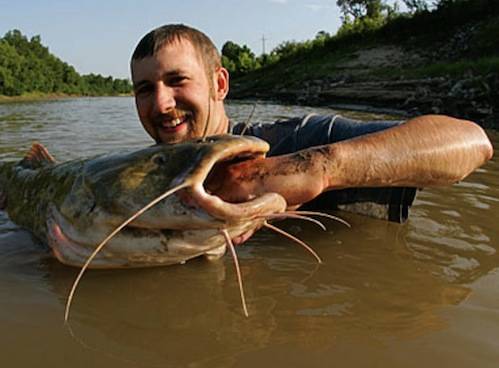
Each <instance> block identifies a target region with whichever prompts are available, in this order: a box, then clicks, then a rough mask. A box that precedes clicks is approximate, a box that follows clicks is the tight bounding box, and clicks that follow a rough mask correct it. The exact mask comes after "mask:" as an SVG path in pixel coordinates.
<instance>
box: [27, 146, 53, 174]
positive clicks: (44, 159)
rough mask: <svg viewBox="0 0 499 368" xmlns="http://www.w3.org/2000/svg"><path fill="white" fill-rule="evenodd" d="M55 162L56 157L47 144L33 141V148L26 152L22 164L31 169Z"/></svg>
mask: <svg viewBox="0 0 499 368" xmlns="http://www.w3.org/2000/svg"><path fill="white" fill-rule="evenodd" d="M53 163H55V159H54V157H52V155H51V154H50V153H49V151H48V150H47V149H46V148H45V146H44V145H43V144H41V143H38V142H33V144H32V145H31V149H30V150H29V151H28V152H27V153H26V155H25V156H24V158H23V160H22V161H21V164H22V165H23V166H25V167H28V168H31V169H37V168H40V167H43V166H46V165H50V164H53Z"/></svg>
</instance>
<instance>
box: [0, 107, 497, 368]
mask: <svg viewBox="0 0 499 368" xmlns="http://www.w3.org/2000/svg"><path fill="white" fill-rule="evenodd" d="M251 109H252V105H251V104H244V103H232V104H230V105H229V115H230V116H232V117H233V118H234V119H235V120H239V121H244V120H245V119H247V117H248V116H249V115H250V112H251ZM309 111H316V112H319V113H321V112H331V110H327V109H315V108H314V109H308V108H303V107H289V106H281V105H272V104H268V105H265V104H260V105H258V106H257V109H256V111H255V114H254V117H253V120H275V119H276V118H281V117H286V116H295V115H301V114H304V113H306V112H309ZM342 113H343V114H345V115H348V116H352V115H354V116H356V117H360V118H366V119H369V118H379V117H381V116H372V115H365V114H360V116H359V115H358V114H354V113H351V112H342ZM488 133H489V135H490V137H491V139H492V140H493V142H494V145H495V146H496V147H499V135H498V134H497V133H496V132H488ZM34 140H36V141H40V142H42V143H43V144H45V145H46V146H47V147H48V148H49V150H50V152H51V153H52V154H53V155H54V156H55V157H56V158H57V159H59V160H61V161H64V160H68V159H71V158H76V157H82V156H91V155H93V154H96V153H101V152H108V151H112V150H117V149H120V148H128V147H137V148H140V147H144V146H145V145H148V144H150V143H151V141H150V140H149V138H148V137H147V136H146V134H145V133H144V131H143V130H142V128H141V127H140V123H139V122H138V120H137V118H136V114H135V108H134V105H133V101H132V99H131V98H88V99H84V98H82V99H68V100H60V101H50V102H36V103H19V104H9V105H0V159H1V160H14V159H19V158H21V157H22V156H23V154H24V152H25V151H26V150H27V149H28V148H29V146H30V145H31V142H32V141H34ZM497 154H498V153H497V152H496V156H495V157H497ZM498 192H499V164H498V162H497V158H494V159H493V160H492V161H491V162H489V163H488V164H487V165H485V166H484V167H482V168H480V169H479V170H478V171H477V172H475V173H474V174H473V175H471V176H470V177H469V178H467V179H466V180H465V181H463V182H461V183H459V184H457V185H454V186H452V187H447V188H438V189H425V190H423V191H421V192H419V194H418V197H417V199H416V202H415V204H414V206H413V208H412V211H411V216H410V218H409V221H408V222H407V223H406V224H404V225H399V224H393V223H387V222H384V221H380V220H375V219H370V218H366V217H362V216H357V215H353V214H346V213H340V212H338V213H337V215H340V216H342V217H343V218H345V219H346V220H347V221H349V222H350V223H351V225H352V228H351V229H348V228H346V227H345V226H343V225H341V224H339V223H334V222H331V221H327V222H326V226H327V228H328V230H327V231H326V232H321V231H319V230H317V228H316V227H315V226H314V225H313V224H308V223H305V224H304V223H301V222H300V223H297V222H295V221H287V222H285V223H281V224H280V226H282V227H283V228H285V229H286V230H288V231H289V232H291V233H293V234H295V235H296V236H298V237H300V238H302V239H304V240H306V241H307V242H308V243H309V244H310V245H311V246H313V247H314V249H315V250H316V251H317V252H318V253H319V254H320V255H321V257H322V259H323V260H324V264H323V265H320V266H319V265H317V264H316V263H315V261H314V259H313V258H312V257H311V256H310V255H309V254H306V253H305V252H304V251H303V249H301V248H299V247H298V246H296V245H294V244H292V243H290V242H289V241H288V240H285V239H282V238H281V237H280V236H278V235H275V234H272V233H269V232H267V231H260V232H258V233H257V234H256V235H255V236H254V237H253V238H252V239H251V240H250V241H249V242H248V243H246V244H245V246H243V247H240V248H239V249H238V254H239V257H240V263H241V266H242V272H243V275H244V281H245V290H246V294H247V300H248V304H249V312H250V317H249V318H245V317H244V316H243V313H242V310H241V305H240V300H239V292H238V289H237V284H236V278H235V274H234V270H233V266H232V261H231V260H230V258H229V257H227V256H226V257H224V258H223V259H221V260H219V261H217V262H208V261H205V260H203V259H196V260H192V261H189V262H187V263H186V264H185V265H179V266H170V267H163V268H155V269H139V270H119V271H116V270H114V271H89V272H88V273H87V274H86V276H85V277H84V279H83V281H82V283H81V285H80V287H79V289H78V293H77V295H76V299H75V300H74V304H73V309H72V315H71V324H70V327H71V329H69V328H68V327H67V326H65V325H64V323H63V313H64V304H65V301H66V297H67V294H68V292H69V288H70V286H71V284H72V282H73V280H74V278H75V276H76V273H77V270H76V269H73V268H70V267H66V266H63V265H61V264H59V263H58V262H57V261H55V260H54V259H53V258H52V257H51V256H50V253H49V252H48V250H47V249H46V248H45V247H44V246H43V245H41V244H40V243H39V242H38V241H37V240H36V239H34V238H33V237H32V236H31V235H30V233H29V232H27V231H25V230H23V229H21V228H19V227H18V226H16V225H15V224H13V223H12V222H10V221H9V220H8V217H7V216H6V214H5V213H4V212H0V294H1V295H2V298H1V299H0V325H1V327H2V333H1V334H0V354H1V356H2V365H3V366H12V367H31V366H37V367H54V366H55V367H58V366H62V365H63V364H64V365H65V366H71V367H84V366H85V367H87V366H93V367H183V366H186V367H204V366H212V367H220V366H234V367H254V366H270V365H271V364H272V365H275V366H288V367H304V366H307V367H330V366H333V365H334V366H341V367H358V366H383V367H401V366H403V367H420V366H425V367H441V366H442V365H445V366H451V367H470V366H478V367H496V366H497V362H498V361H499V343H498V341H499V292H498V291H499V255H498V252H497V251H498V248H499V244H498V243H497V239H498V235H499V227H498V226H497V218H498V216H499V193H498Z"/></svg>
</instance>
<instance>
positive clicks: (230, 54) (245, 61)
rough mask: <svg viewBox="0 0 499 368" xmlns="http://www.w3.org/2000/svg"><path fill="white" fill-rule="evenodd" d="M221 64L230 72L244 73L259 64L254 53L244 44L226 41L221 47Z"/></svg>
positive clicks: (256, 67) (257, 66)
mask: <svg viewBox="0 0 499 368" xmlns="http://www.w3.org/2000/svg"><path fill="white" fill-rule="evenodd" d="M222 65H223V66H224V67H225V68H227V70H229V72H231V73H235V74H238V73H246V72H249V71H251V70H254V69H258V68H259V67H260V64H259V62H258V60H257V59H256V58H255V54H254V53H253V52H252V51H251V49H250V48H249V47H248V46H246V45H243V46H240V45H238V44H237V43H235V42H232V41H227V42H226V43H225V44H224V45H223V47H222Z"/></svg>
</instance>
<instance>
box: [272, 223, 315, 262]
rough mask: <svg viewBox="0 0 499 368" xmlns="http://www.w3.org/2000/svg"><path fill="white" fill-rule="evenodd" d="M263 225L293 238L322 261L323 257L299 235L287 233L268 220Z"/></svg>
mask: <svg viewBox="0 0 499 368" xmlns="http://www.w3.org/2000/svg"><path fill="white" fill-rule="evenodd" d="M263 226H265V227H267V228H269V229H271V230H273V231H275V232H276V233H279V234H281V235H283V236H285V237H286V238H288V239H290V240H293V241H294V242H296V243H298V244H300V245H301V246H302V247H303V248H305V249H306V250H308V251H309V253H311V254H312V255H313V256H314V257H315V259H317V262H319V263H322V259H321V258H320V257H319V255H318V254H317V253H316V252H315V251H314V250H313V249H312V248H311V247H310V246H309V245H308V244H307V243H305V242H304V241H303V240H300V239H298V238H297V237H295V236H293V235H291V234H289V233H287V232H286V231H284V230H282V229H280V228H278V227H276V226H274V225H271V224H269V223H268V222H266V221H265V222H264V223H263Z"/></svg>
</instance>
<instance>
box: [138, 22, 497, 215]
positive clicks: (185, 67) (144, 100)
mask: <svg viewBox="0 0 499 368" xmlns="http://www.w3.org/2000/svg"><path fill="white" fill-rule="evenodd" d="M131 72H132V81H133V86H134V92H135V101H136V106H137V111H138V114H139V118H140V121H141V122H142V125H143V126H144V128H145V130H146V131H147V133H148V134H149V135H150V136H151V137H152V138H153V139H154V140H155V141H156V142H157V143H161V142H163V143H178V142H182V141H184V140H187V139H191V138H199V137H202V136H209V135H215V134H224V133H229V132H233V133H239V132H241V131H242V130H243V127H241V126H240V125H235V126H233V125H232V124H231V122H230V121H229V118H228V117H227V115H226V112H225V108H224V99H225V97H226V96H227V93H228V91H229V74H228V72H227V70H226V69H225V68H223V67H222V65H221V62H220V56H219V54H218V52H217V50H216V48H215V46H214V45H213V43H212V42H211V40H210V39H209V38H208V37H207V36H206V35H204V34H203V33H201V32H199V31H197V30H195V29H193V28H190V27H187V26H184V25H166V26H163V27H159V28H157V29H155V30H153V31H151V32H150V33H148V34H147V35H145V36H144V37H143V38H142V40H141V41H140V42H139V44H138V45H137V47H136V49H135V51H134V53H133V55H132V61H131ZM246 134H250V135H255V136H258V137H260V138H262V139H265V140H267V141H268V142H269V143H270V145H271V150H270V152H269V156H272V157H269V158H266V159H262V160H257V161H252V162H251V163H247V162H246V163H245V162H243V163H241V164H238V165H233V166H231V167H230V168H229V169H228V170H227V171H225V172H224V175H225V179H224V180H223V181H218V182H217V183H208V185H209V186H210V189H211V190H212V191H213V192H215V193H217V194H218V195H220V196H221V197H222V198H224V199H226V200H232V201H238V200H244V199H246V198H248V197H251V196H253V195H258V194H260V193H262V192H278V193H280V194H282V195H283V196H284V197H285V198H286V200H287V202H288V205H290V206H298V205H301V204H303V203H307V202H310V201H312V200H313V199H316V200H315V202H316V203H315V204H316V205H317V203H319V204H322V205H323V206H324V205H326V206H333V207H334V206H340V207H341V206H350V207H354V209H355V210H357V212H362V213H366V214H368V215H372V216H377V217H381V218H386V219H389V220H393V221H400V222H401V221H403V220H405V219H406V218H407V209H408V207H409V206H410V204H411V203H412V200H413V199H414V195H415V188H417V187H425V186H436V185H448V184H452V183H454V182H457V181H459V180H461V179H463V178H464V177H465V176H467V175H468V174H469V173H471V172H472V171H473V170H474V169H476V168H477V167H478V166H480V165H482V164H483V163H485V162H486V161H487V160H489V159H490V158H491V157H492V152H493V151H492V146H491V144H490V142H489V140H488V138H487V136H486V134H485V133H484V131H483V130H482V129H481V128H480V127H479V126H478V125H476V124H474V123H472V122H468V121H463V120H458V119H454V118H450V117H446V116H421V117H418V118H414V119H410V120H408V121H406V122H404V123H396V122H369V123H359V122H354V121H351V120H348V119H344V118H342V117H339V116H307V117H305V118H303V119H291V120H289V121H286V122H277V123H275V124H253V125H252V126H250V127H249V129H248V130H247V132H246ZM345 188H347V189H345ZM338 189H343V190H338ZM325 192H328V193H325ZM321 194H322V195H321Z"/></svg>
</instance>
